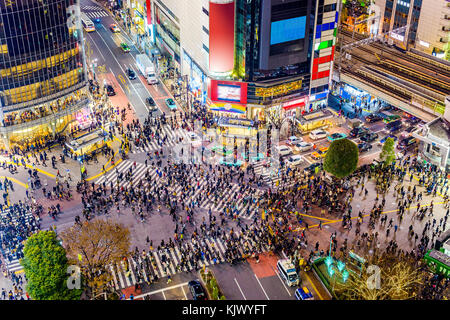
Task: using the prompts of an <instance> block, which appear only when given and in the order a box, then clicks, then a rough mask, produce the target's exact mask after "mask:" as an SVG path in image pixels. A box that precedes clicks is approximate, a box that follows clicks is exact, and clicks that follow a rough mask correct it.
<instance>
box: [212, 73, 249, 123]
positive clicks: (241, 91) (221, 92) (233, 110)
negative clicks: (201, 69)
mask: <svg viewBox="0 0 450 320" xmlns="http://www.w3.org/2000/svg"><path fill="white" fill-rule="evenodd" d="M208 97H209V98H208V99H207V100H206V102H207V105H208V108H209V110H210V111H211V112H213V113H215V114H218V115H223V116H227V117H230V116H232V117H236V118H242V119H245V118H247V83H246V82H238V81H223V80H209V84H208Z"/></svg>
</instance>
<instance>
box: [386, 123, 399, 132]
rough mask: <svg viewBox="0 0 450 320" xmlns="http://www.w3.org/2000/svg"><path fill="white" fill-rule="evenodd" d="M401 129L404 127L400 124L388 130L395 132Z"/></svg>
mask: <svg viewBox="0 0 450 320" xmlns="http://www.w3.org/2000/svg"><path fill="white" fill-rule="evenodd" d="M401 129H402V125H401V124H399V125H396V126H392V127H390V128H389V130H388V131H389V133H395V132H398V131H400V130H401Z"/></svg>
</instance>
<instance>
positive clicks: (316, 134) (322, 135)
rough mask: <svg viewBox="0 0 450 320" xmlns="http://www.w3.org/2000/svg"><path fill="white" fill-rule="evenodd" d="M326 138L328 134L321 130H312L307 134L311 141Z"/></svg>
mask: <svg viewBox="0 0 450 320" xmlns="http://www.w3.org/2000/svg"><path fill="white" fill-rule="evenodd" d="M327 136H328V132H326V131H325V130H322V129H318V130H314V131H311V132H310V133H309V137H310V138H311V139H313V140H319V139H323V138H326V137H327Z"/></svg>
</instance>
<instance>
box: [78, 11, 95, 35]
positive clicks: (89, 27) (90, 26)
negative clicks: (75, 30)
mask: <svg viewBox="0 0 450 320" xmlns="http://www.w3.org/2000/svg"><path fill="white" fill-rule="evenodd" d="M81 24H82V25H83V29H84V30H85V31H86V32H92V31H95V26H94V23H93V22H92V20H91V19H89V17H88V16H87V15H86V13H84V12H81Z"/></svg>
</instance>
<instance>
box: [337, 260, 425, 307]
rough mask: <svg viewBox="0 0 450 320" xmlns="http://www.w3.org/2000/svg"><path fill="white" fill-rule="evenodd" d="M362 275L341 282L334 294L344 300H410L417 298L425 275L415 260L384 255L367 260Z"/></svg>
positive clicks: (352, 275)
mask: <svg viewBox="0 0 450 320" xmlns="http://www.w3.org/2000/svg"><path fill="white" fill-rule="evenodd" d="M368 258H369V261H368V263H367V266H369V267H370V269H369V268H366V267H363V270H362V272H361V276H358V275H357V274H353V273H350V277H349V278H348V280H347V281H346V282H345V283H338V284H337V286H336V287H335V293H336V294H337V295H338V297H339V298H340V299H345V300H407V299H414V298H416V296H417V294H418V293H419V292H420V290H421V288H422V286H423V284H424V277H425V275H426V272H424V271H422V270H421V269H420V268H418V266H417V265H416V260H415V259H414V258H412V257H407V256H405V255H403V254H402V255H400V256H399V255H397V254H393V253H386V252H384V253H382V254H381V255H373V256H371V257H368Z"/></svg>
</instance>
